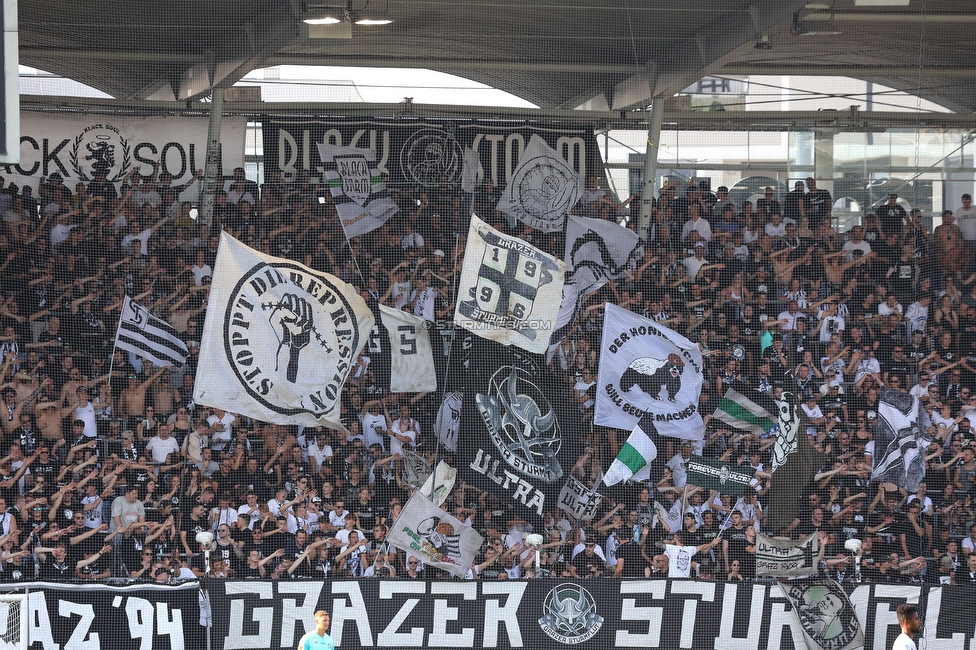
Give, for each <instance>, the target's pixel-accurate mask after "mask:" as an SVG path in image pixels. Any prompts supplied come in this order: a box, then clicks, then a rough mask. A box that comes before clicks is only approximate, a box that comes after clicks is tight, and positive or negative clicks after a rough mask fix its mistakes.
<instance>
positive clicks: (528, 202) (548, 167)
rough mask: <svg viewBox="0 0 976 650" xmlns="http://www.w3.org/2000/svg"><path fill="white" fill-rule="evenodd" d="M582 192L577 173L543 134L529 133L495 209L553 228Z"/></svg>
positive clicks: (540, 227)
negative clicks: (526, 144) (527, 142)
mask: <svg viewBox="0 0 976 650" xmlns="http://www.w3.org/2000/svg"><path fill="white" fill-rule="evenodd" d="M582 194H583V188H582V183H581V182H580V176H579V174H578V173H576V171H575V170H574V169H573V168H572V167H571V166H570V165H569V164H567V163H566V161H565V160H564V159H563V158H562V157H561V156H560V155H559V154H558V153H557V152H556V151H555V150H554V149H552V148H551V147H550V146H549V145H548V144H546V141H545V140H544V139H543V138H541V137H540V136H538V135H533V136H532V138H531V139H530V140H529V144H528V146H526V147H525V152H524V153H523V154H522V157H521V158H519V163H518V167H516V169H515V173H514V174H513V175H512V179H511V180H510V181H509V183H508V185H506V187H505V191H504V193H503V194H502V197H501V199H500V200H499V202H498V209H499V210H501V211H502V212H504V213H506V214H510V215H512V216H513V217H515V218H516V219H518V220H519V221H521V222H523V223H524V224H526V225H527V226H530V227H532V228H535V229H536V230H542V231H543V232H555V231H557V230H560V229H562V226H563V221H564V220H565V217H566V214H567V213H568V212H569V211H570V209H571V208H572V207H573V206H574V205H576V202H577V201H579V199H580V196H582Z"/></svg>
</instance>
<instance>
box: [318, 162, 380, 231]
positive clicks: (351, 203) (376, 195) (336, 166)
mask: <svg viewBox="0 0 976 650" xmlns="http://www.w3.org/2000/svg"><path fill="white" fill-rule="evenodd" d="M318 148H319V156H320V157H321V158H322V162H323V163H325V181H326V183H327V184H328V187H329V191H330V192H331V194H332V200H333V201H334V202H335V208H336V212H337V213H338V214H339V221H340V222H341V223H342V229H343V231H345V233H346V237H347V238H350V239H351V238H352V237H355V236H357V235H362V234H365V233H368V232H370V231H372V230H376V229H377V228H379V227H380V226H382V225H383V224H384V223H386V221H387V219H389V218H390V217H392V216H393V215H395V214H396V213H397V211H398V210H399V208H398V207H397V204H396V203H394V201H393V199H392V198H390V196H389V193H388V192H387V189H386V183H384V182H383V177H382V176H381V175H380V171H379V169H377V168H376V152H375V151H374V150H372V149H362V148H359V147H340V146H337V145H333V144H319V145H318Z"/></svg>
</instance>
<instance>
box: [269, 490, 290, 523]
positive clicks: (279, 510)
mask: <svg viewBox="0 0 976 650" xmlns="http://www.w3.org/2000/svg"><path fill="white" fill-rule="evenodd" d="M288 505H289V501H288V490H285V489H284V488H282V489H281V490H278V491H277V492H276V493H275V496H274V498H273V499H271V500H270V501H268V511H269V512H270V513H271V514H273V515H274V516H275V517H279V516H281V517H283V516H284V515H285V513H284V512H283V510H284V511H287V506H288Z"/></svg>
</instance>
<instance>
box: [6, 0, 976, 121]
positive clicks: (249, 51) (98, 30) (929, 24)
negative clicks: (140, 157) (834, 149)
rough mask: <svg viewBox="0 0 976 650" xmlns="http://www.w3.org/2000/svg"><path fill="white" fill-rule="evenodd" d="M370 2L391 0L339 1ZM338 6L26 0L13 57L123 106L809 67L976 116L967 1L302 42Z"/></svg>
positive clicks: (616, 10)
mask: <svg viewBox="0 0 976 650" xmlns="http://www.w3.org/2000/svg"><path fill="white" fill-rule="evenodd" d="M367 1H368V2H372V3H373V5H372V8H376V7H379V8H386V6H387V5H386V2H385V0H354V1H353V3H352V4H351V5H347V8H348V7H350V6H351V8H352V9H353V10H358V9H360V8H362V7H364V6H366V3H367ZM346 2H347V0H322V1H321V3H319V0H314V1H313V0H307V1H305V2H303V1H302V0H206V1H203V2H186V1H178V2H118V1H117V0H106V1H103V2H92V1H90V0H88V1H83V2H63V0H26V1H25V2H21V3H20V6H19V12H20V15H19V30H20V34H19V38H20V59H21V63H22V64H24V65H28V66H32V67H35V68H39V69H42V70H46V71H49V72H52V73H55V74H58V75H62V76H65V77H68V78H70V79H73V80H76V81H79V82H82V83H85V84H88V85H90V86H92V87H94V88H97V89H99V90H102V91H104V92H105V93H108V94H110V95H112V96H113V97H114V98H115V99H117V100H162V101H169V102H172V101H182V100H191V99H201V98H204V97H206V96H207V95H209V94H210V89H211V87H212V86H219V87H224V88H226V87H229V86H231V85H233V84H234V83H235V82H237V81H238V80H239V79H240V78H241V77H242V76H244V75H245V74H247V73H248V72H249V71H251V70H253V69H255V68H261V67H267V66H271V65H285V64H309V65H342V66H375V67H414V68H427V69H431V70H438V71H442V72H448V73H452V74H457V75H460V76H463V77H467V78H470V79H473V80H475V81H479V82H482V83H485V84H488V85H491V86H494V87H496V88H499V89H501V90H504V91H507V92H509V93H512V94H514V95H517V96H519V97H522V98H524V99H526V100H528V101H530V102H532V103H534V104H536V105H538V106H539V107H540V108H543V109H560V108H561V109H573V108H577V107H580V106H585V107H588V108H592V109H595V110H602V111H607V110H611V111H618V110H619V111H625V110H628V109H632V108H643V107H645V106H646V105H647V104H648V103H649V102H650V99H651V98H652V97H655V96H663V97H668V96H670V95H672V94H674V93H675V92H678V91H680V90H681V89H683V88H685V87H686V86H688V85H689V84H691V83H693V82H695V81H697V80H698V79H699V78H701V77H702V76H705V75H709V74H711V75H722V74H728V75H744V74H804V75H838V76H850V77H855V78H862V79H867V80H871V81H875V82H878V83H881V84H884V85H886V86H889V87H892V88H896V89H899V90H904V91H908V92H912V93H915V92H919V94H920V95H921V96H923V97H925V98H926V99H929V100H932V101H934V102H936V103H939V104H942V105H944V106H946V107H947V108H949V109H951V110H953V111H956V112H964V113H969V112H973V111H974V110H976V84H974V83H972V82H971V77H972V75H973V54H972V47H971V43H972V32H973V28H974V23H976V3H973V2H960V1H958V0H824V1H822V2H809V1H808V0H748V1H742V0H683V1H682V2H663V1H661V0H603V1H601V2H594V1H592V0H541V1H538V2H526V1H525V0H487V1H478V2H473V1H469V0H452V1H451V2H444V1H443V0H389V4H388V7H389V13H390V15H391V17H392V18H393V19H394V22H393V23H392V24H390V25H383V26H360V25H355V24H346V23H343V24H341V25H340V26H339V28H338V31H339V32H342V31H345V32H346V33H345V34H338V35H339V36H341V37H339V38H311V37H310V35H309V26H308V25H306V24H305V23H304V22H303V21H302V19H303V18H304V17H307V15H308V14H307V12H308V11H310V10H311V8H312V7H314V6H315V5H317V4H330V3H331V4H333V5H339V4H345V3H346ZM797 19H799V20H797ZM806 32H816V34H815V35H802V34H803V33H806ZM827 32H834V33H832V34H828V33H827ZM837 32H839V33H837ZM346 36H348V37H346ZM757 43H761V45H759V46H757ZM766 43H768V46H767V45H766ZM920 61H922V62H923V63H924V69H923V71H922V73H921V74H920V72H919V68H918V64H919V62H920Z"/></svg>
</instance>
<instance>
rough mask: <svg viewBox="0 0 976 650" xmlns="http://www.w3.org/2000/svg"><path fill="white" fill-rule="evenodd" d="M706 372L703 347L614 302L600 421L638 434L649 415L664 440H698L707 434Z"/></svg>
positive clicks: (607, 318)
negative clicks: (703, 406) (702, 400)
mask: <svg viewBox="0 0 976 650" xmlns="http://www.w3.org/2000/svg"><path fill="white" fill-rule="evenodd" d="M702 368H703V365H702V354H701V350H699V349H698V345H697V344H695V343H692V342H691V341H689V340H688V339H687V338H685V337H684V336H682V335H680V334H678V333H677V332H674V331H672V330H670V329H668V328H666V327H662V326H660V325H658V324H657V323H655V322H654V321H652V320H650V319H648V318H644V317H642V316H638V315H637V314H635V313H633V312H630V311H627V310H626V309H622V308H620V307H617V306H615V305H612V304H609V303H608V304H607V307H606V314H605V315H604V318H603V343H602V351H601V353H600V369H599V379H598V380H597V386H598V387H599V389H598V390H597V393H596V414H595V418H594V422H595V423H596V424H599V425H603V426H608V427H615V428H619V429H627V430H632V429H633V428H634V426H635V425H636V424H637V422H638V421H640V419H641V418H642V417H644V416H649V417H653V421H654V426H655V427H656V428H657V431H658V433H660V434H661V435H663V436H674V437H676V438H685V439H690V440H698V439H700V438H702V436H703V435H704V424H703V423H702V417H701V413H699V412H698V396H699V395H700V394H701V387H702Z"/></svg>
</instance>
